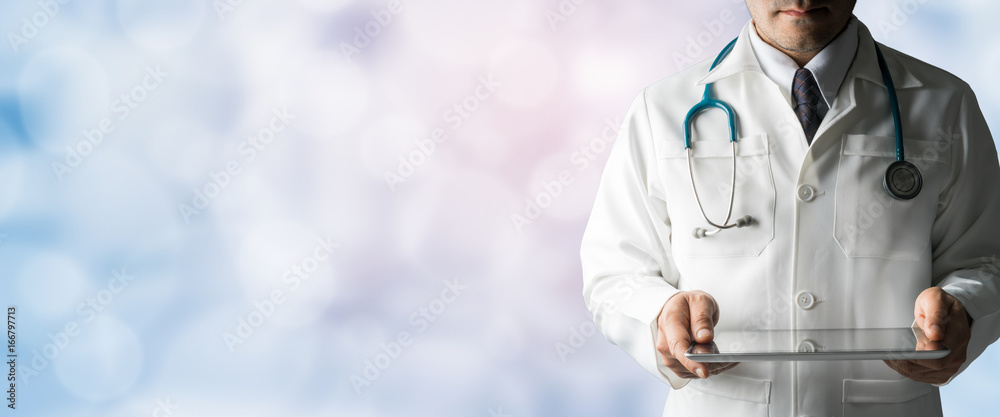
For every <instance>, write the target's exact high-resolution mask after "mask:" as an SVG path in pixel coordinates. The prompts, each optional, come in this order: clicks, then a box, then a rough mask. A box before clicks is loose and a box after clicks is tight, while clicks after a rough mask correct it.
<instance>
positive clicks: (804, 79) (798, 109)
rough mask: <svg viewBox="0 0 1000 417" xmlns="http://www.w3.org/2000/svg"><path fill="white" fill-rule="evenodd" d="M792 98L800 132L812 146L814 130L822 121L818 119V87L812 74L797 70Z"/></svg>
mask: <svg viewBox="0 0 1000 417" xmlns="http://www.w3.org/2000/svg"><path fill="white" fill-rule="evenodd" d="M792 98H793V99H795V115H796V116H798V118H799V123H802V131H803V132H805V134H806V142H808V143H809V144H810V145H811V144H812V140H813V136H815V135H816V129H819V123H820V121H822V119H820V117H819V106H818V103H819V98H820V97H819V85H817V84H816V78H813V75H812V72H811V71H809V70H807V69H805V68H799V69H798V70H797V71H795V80H794V81H792Z"/></svg>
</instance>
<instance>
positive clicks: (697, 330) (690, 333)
mask: <svg viewBox="0 0 1000 417" xmlns="http://www.w3.org/2000/svg"><path fill="white" fill-rule="evenodd" d="M718 322H719V305H718V304H716V302H715V299H714V298H712V296H711V295H708V293H705V292H704V291H681V292H678V293H676V294H674V295H673V296H671V297H670V299H669V300H667V302H666V303H664V304H663V308H662V309H661V310H660V315H659V316H657V318H656V327H657V333H656V350H657V351H659V352H660V358H661V360H662V361H663V365H664V366H666V367H667V368H670V370H671V371H674V373H675V374H677V376H679V377H681V378H708V376H709V375H715V374H718V373H721V372H723V371H726V370H727V369H730V368H732V367H734V366H736V365H738V364H737V363H699V362H695V361H692V360H690V359H688V358H686V357H685V356H684V352H687V350H688V348H689V347H691V343H692V341H695V342H697V343H711V342H712V338H713V337H714V336H715V332H714V328H715V324H716V323H718Z"/></svg>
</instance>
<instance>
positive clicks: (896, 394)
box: [843, 379, 941, 417]
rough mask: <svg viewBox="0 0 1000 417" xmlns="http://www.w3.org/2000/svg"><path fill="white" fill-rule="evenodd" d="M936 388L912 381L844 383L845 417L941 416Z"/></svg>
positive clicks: (848, 381) (846, 380) (852, 380)
mask: <svg viewBox="0 0 1000 417" xmlns="http://www.w3.org/2000/svg"><path fill="white" fill-rule="evenodd" d="M939 395H940V394H939V393H938V390H937V388H934V387H933V386H932V385H930V384H924V383H921V382H916V381H913V380H909V379H899V380H861V379H845V380H844V398H843V405H844V409H843V415H844V416H860V417H866V416H872V417H885V416H897V415H899V416H902V415H905V416H940V415H941V401H940V396H939Z"/></svg>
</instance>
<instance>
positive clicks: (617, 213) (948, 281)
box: [581, 0, 1000, 417]
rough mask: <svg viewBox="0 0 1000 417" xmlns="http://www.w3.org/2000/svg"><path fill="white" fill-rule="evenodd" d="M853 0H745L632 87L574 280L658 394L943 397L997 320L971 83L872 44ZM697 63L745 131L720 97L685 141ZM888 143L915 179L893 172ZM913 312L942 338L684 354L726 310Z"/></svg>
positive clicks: (805, 410) (856, 316)
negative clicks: (660, 386)
mask: <svg viewBox="0 0 1000 417" xmlns="http://www.w3.org/2000/svg"><path fill="white" fill-rule="evenodd" d="M854 5H855V1H851V0H829V1H814V2H809V1H794V0H747V6H748V8H749V11H750V14H751V16H752V20H751V21H750V22H748V23H747V24H746V26H745V27H744V28H743V31H742V33H740V35H739V37H738V38H737V40H736V41H735V43H734V45H733V47H732V50H731V51H730V52H729V53H728V54H723V55H725V56H721V57H720V61H719V62H718V65H717V66H714V67H713V66H712V63H713V62H712V60H709V61H706V62H702V63H699V64H696V65H694V66H693V67H691V68H689V69H687V70H685V71H683V72H681V73H679V74H677V75H675V76H672V77H670V78H667V79H665V80H663V81H660V82H658V83H656V84H654V85H652V86H650V87H648V88H646V89H645V90H644V91H643V92H642V93H641V94H640V95H639V96H638V97H637V98H636V99H635V101H634V102H633V104H632V106H631V108H630V109H629V112H628V116H627V118H626V119H625V122H624V124H623V126H622V128H621V131H620V132H619V136H618V139H617V142H616V143H615V145H614V148H613V150H612V152H611V155H610V157H609V160H608V163H607V166H606V168H605V172H604V175H603V178H602V180H601V184H600V188H599V191H598V195H597V199H596V202H595V204H594V208H593V212H592V214H591V218H590V222H589V223H588V225H587V229H586V232H585V234H584V237H583V243H582V249H581V255H582V261H583V274H584V290H583V292H584V298H585V300H586V302H587V305H588V308H589V309H590V310H591V312H592V313H593V315H594V321H595V323H596V324H597V327H598V329H600V331H601V332H602V333H603V334H604V335H605V336H606V337H607V338H608V339H609V340H610V341H611V342H613V343H615V344H617V345H618V346H620V347H621V348H622V349H624V350H625V351H626V352H628V354H629V355H631V356H632V357H633V358H634V359H635V360H636V361H638V362H639V364H640V365H642V366H643V367H644V368H646V370H648V371H649V372H651V373H652V374H653V375H655V376H656V377H658V378H659V379H661V380H662V381H664V382H665V383H667V384H669V385H670V386H671V387H672V388H673V389H674V391H671V393H670V395H669V396H668V399H667V404H666V408H665V410H664V415H672V416H699V415H700V416H841V415H843V416H880V417H884V416H895V415H906V416H940V415H941V404H940V396H939V393H938V386H940V385H942V384H946V383H948V382H949V381H951V379H953V378H955V376H956V375H958V374H959V373H961V372H962V371H963V370H964V369H966V368H967V367H968V366H969V364H970V363H971V362H972V361H973V360H975V359H976V357H977V356H979V355H980V354H981V353H982V352H983V351H984V350H985V349H986V347H987V346H988V345H989V344H990V343H992V342H993V341H995V340H996V339H997V338H998V329H1000V322H998V318H1000V313H998V311H1000V262H998V258H997V256H998V254H1000V167H998V163H997V151H996V147H995V145H994V142H993V138H992V137H991V135H990V132H989V128H988V127H987V125H986V122H985V120H984V118H983V115H982V113H981V111H980V109H979V105H978V103H977V101H976V97H975V95H974V94H973V91H972V90H971V89H970V87H969V86H968V84H966V83H965V82H963V81H962V80H960V79H958V78H956V77H955V76H953V75H951V74H949V73H947V72H945V71H943V70H941V69H938V68H935V67H933V66H931V65H929V64H927V63H924V62H921V61H919V60H917V59H915V58H913V57H910V56H908V55H905V54H902V53H900V52H897V51H895V50H892V49H890V48H888V47H886V46H883V45H877V44H876V42H875V41H874V40H873V38H872V35H871V33H870V32H869V30H868V29H867V27H865V25H863V24H862V23H861V22H859V21H858V20H857V19H856V18H854V17H853V9H854ZM880 53H881V54H882V55H884V67H885V69H886V71H885V72H888V74H889V75H890V76H891V77H889V78H887V77H884V76H883V71H882V70H881V69H880V68H881V67H880V63H879V61H880V59H879V55H880ZM890 81H891V83H892V84H894V86H888V85H887V84H888V83H889V82H890ZM706 85H711V86H712V89H713V90H714V91H713V94H714V98H715V99H718V100H721V101H723V102H726V103H728V104H729V105H730V106H731V108H732V110H733V112H734V113H735V114H734V116H735V117H734V120H733V122H734V124H733V128H734V131H735V135H734V136H735V138H736V139H738V140H737V141H736V142H735V145H733V143H732V142H731V140H730V126H729V119H728V117H727V115H726V112H724V111H723V110H720V109H714V108H713V109H710V110H706V111H705V112H701V113H698V114H696V115H695V116H694V118H693V119H691V120H690V128H691V129H690V130H691V134H690V136H691V139H690V141H691V145H690V147H687V146H686V142H685V134H684V130H685V128H684V127H685V125H686V124H687V123H688V122H689V120H688V118H687V115H688V112H689V110H690V109H691V108H692V106H694V105H695V104H696V103H699V102H700V101H701V100H702V97H703V91H704V89H705V86H706ZM893 87H894V88H893ZM890 92H894V93H895V95H896V96H897V97H898V109H899V117H898V119H899V120H900V126H899V129H898V131H900V132H902V135H901V136H902V138H903V139H902V144H901V145H905V146H897V142H896V132H897V129H896V127H895V125H894V118H893V111H892V108H893V106H892V105H891V103H890ZM898 151H904V152H905V161H906V162H907V163H908V164H910V166H912V167H913V168H914V169H915V171H916V172H918V173H919V179H918V178H917V177H915V175H917V174H913V173H912V171H910V170H903V171H902V172H896V173H893V174H890V175H889V178H887V177H886V176H887V169H888V167H889V166H890V165H891V164H893V163H894V162H895V161H897V160H898V159H904V158H899V157H898V156H902V155H898V156H897V153H899V154H903V153H904V152H898ZM734 165H735V167H734ZM692 183H694V185H692ZM884 183H886V184H884ZM890 188H903V190H902V191H903V192H902V194H901V195H897V194H894V193H893V192H891V191H892V190H890ZM895 191H899V190H898V189H897V190H895ZM914 191H915V192H914ZM737 223H738V224H737ZM713 224H715V225H713ZM719 226H722V227H719ZM914 320H916V322H917V324H918V325H920V326H921V327H922V328H923V330H924V332H925V333H926V334H927V335H928V336H929V337H930V338H931V339H932V340H941V341H943V342H944V343H945V344H946V345H947V346H949V347H950V348H951V350H952V353H951V354H950V355H949V356H947V357H945V358H943V359H939V360H914V361H887V362H880V361H844V362H753V363H750V362H748V363H742V364H724V365H718V364H716V365H712V366H707V365H706V364H703V363H697V362H692V361H689V360H687V359H686V358H684V356H683V353H684V352H685V351H686V350H687V348H688V346H690V344H691V343H692V341H697V342H702V343H704V342H709V341H711V340H712V337H713V334H714V330H716V329H736V330H740V329H746V330H752V329H820V328H880V327H906V326H910V325H911V324H912V323H913V322H914ZM809 342H810V341H802V343H803V346H805V344H807V343H809Z"/></svg>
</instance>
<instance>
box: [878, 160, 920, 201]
mask: <svg viewBox="0 0 1000 417" xmlns="http://www.w3.org/2000/svg"><path fill="white" fill-rule="evenodd" d="M923 186H924V179H923V177H921V176H920V170H918V169H917V167H916V166H914V165H913V164H911V163H909V162H908V161H896V162H893V163H891V164H889V168H888V169H886V170H885V178H884V179H883V180H882V187H883V188H885V191H886V192H887V193H889V195H890V196H892V198H895V199H897V200H909V199H912V198H913V197H916V196H917V194H920V188H921V187H923Z"/></svg>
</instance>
